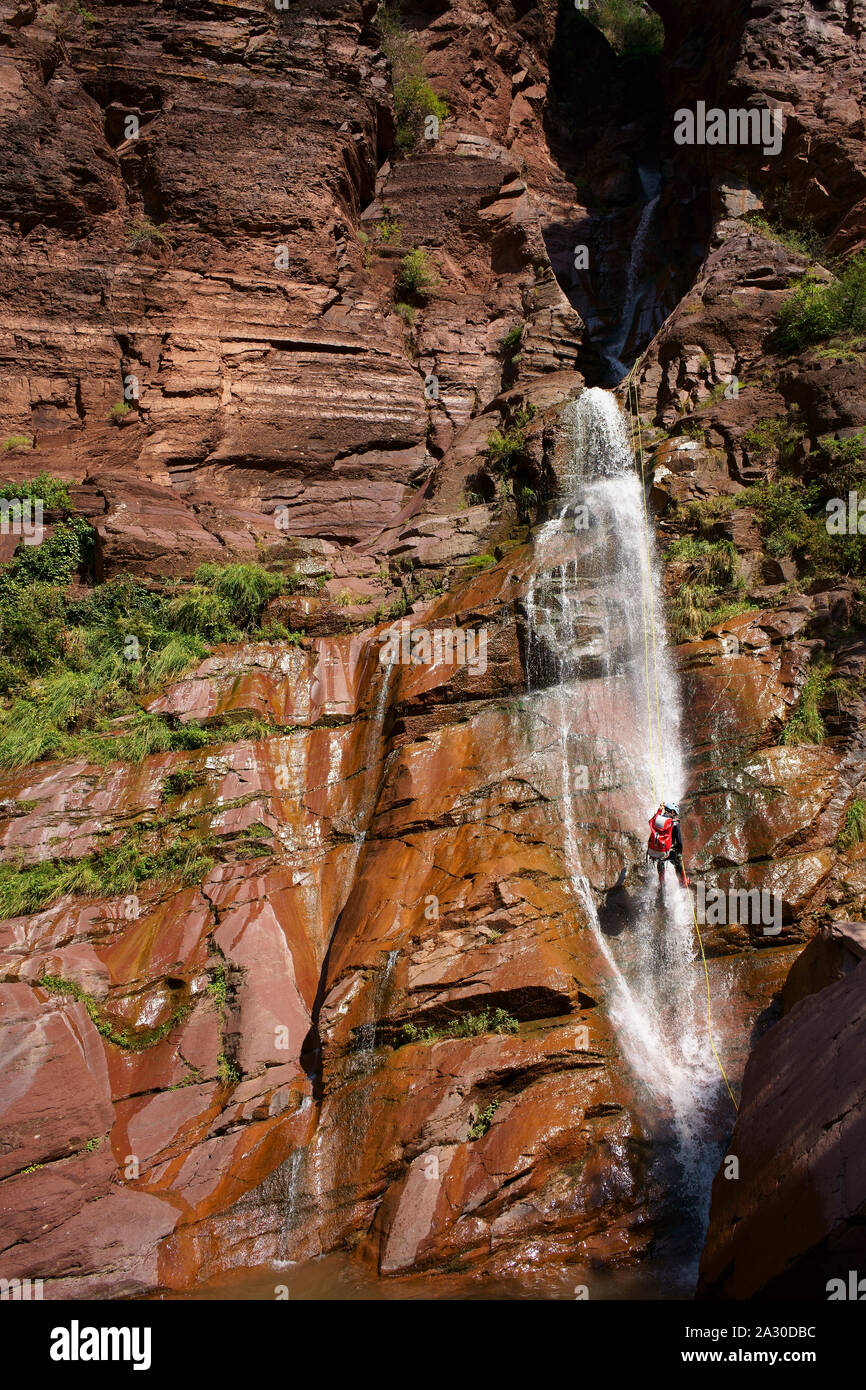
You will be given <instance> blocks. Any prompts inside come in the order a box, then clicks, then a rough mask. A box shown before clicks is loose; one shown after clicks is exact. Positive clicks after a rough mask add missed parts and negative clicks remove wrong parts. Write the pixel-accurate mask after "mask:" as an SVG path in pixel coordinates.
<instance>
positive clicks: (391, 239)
mask: <svg viewBox="0 0 866 1390" xmlns="http://www.w3.org/2000/svg"><path fill="white" fill-rule="evenodd" d="M376 235H377V237H378V238H379V240H380V241H381V242H383V243H384V245H386V246H399V245H400V243H401V242H402V240H403V228H402V227H401V226H400V222H399V220H398V219H397V218H396V217H390V216H388V215H387V214H386V215H385V216H384V217H383V218H382V220H381V222H380V223H379V224H378V226H377V227H376Z"/></svg>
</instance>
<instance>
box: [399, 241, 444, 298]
mask: <svg viewBox="0 0 866 1390" xmlns="http://www.w3.org/2000/svg"><path fill="white" fill-rule="evenodd" d="M438 283H439V277H438V276H437V274H436V272H435V271H434V270H433V267H432V266H431V265H430V262H429V261H428V259H427V252H426V251H421V250H419V249H418V248H417V247H416V248H415V249H414V250H412V251H410V252H409V253H408V254H407V255H405V256H404V257H403V259H402V261H401V262H400V273H399V274H398V276H397V280H396V283H395V285H394V293H395V296H405V295H424V294H425V292H426V291H427V290H428V289H430V288H431V287H432V286H433V285H438Z"/></svg>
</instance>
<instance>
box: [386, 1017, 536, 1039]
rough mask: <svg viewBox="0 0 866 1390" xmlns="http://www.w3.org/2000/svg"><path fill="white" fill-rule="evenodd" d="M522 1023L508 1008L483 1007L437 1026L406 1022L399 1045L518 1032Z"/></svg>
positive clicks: (401, 1031)
mask: <svg viewBox="0 0 866 1390" xmlns="http://www.w3.org/2000/svg"><path fill="white" fill-rule="evenodd" d="M519 1031H520V1025H519V1023H518V1022H517V1019H516V1018H515V1017H514V1016H513V1015H512V1014H510V1013H509V1012H508V1011H507V1009H482V1010H481V1012H480V1013H477V1014H464V1015H463V1017H462V1018H457V1019H454V1020H453V1022H451V1023H446V1024H444V1025H443V1026H442V1027H439V1028H437V1027H436V1026H435V1025H431V1026H430V1027H429V1028H418V1027H416V1025H415V1024H414V1023H404V1024H403V1027H402V1029H401V1030H400V1036H399V1039H398V1046H399V1045H401V1044H405V1043H410V1042H425V1043H430V1042H439V1041H440V1040H441V1039H443V1038H480V1037H481V1036H483V1034H485V1033H517V1032H519Z"/></svg>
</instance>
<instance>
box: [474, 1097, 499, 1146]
mask: <svg viewBox="0 0 866 1390" xmlns="http://www.w3.org/2000/svg"><path fill="white" fill-rule="evenodd" d="M499 1106H500V1102H499V1101H498V1100H492V1101H491V1102H490V1104H489V1105H488V1106H486V1107H485V1109H484V1110H480V1111H479V1112H478V1114H477V1115H476V1116H475V1117H474V1118H473V1119H472V1123H471V1124H470V1126H469V1133H468V1135H467V1138H468V1139H470V1140H473V1139H481V1138H483V1136H484V1135H485V1134H486V1133H487V1131H488V1130H489V1128H490V1126H491V1125H492V1123H493V1116H494V1115H495V1114H496V1112H497V1110H498V1109H499Z"/></svg>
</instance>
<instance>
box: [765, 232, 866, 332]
mask: <svg viewBox="0 0 866 1390" xmlns="http://www.w3.org/2000/svg"><path fill="white" fill-rule="evenodd" d="M778 323H779V329H778V340H779V345H780V347H781V348H782V349H783V350H784V351H785V352H799V351H800V350H801V349H802V348H804V347H808V346H810V345H811V344H812V343H820V342H826V340H827V339H828V338H833V337H835V336H836V335H838V334H842V333H846V332H848V333H863V332H864V331H866V252H860V254H859V255H857V256H852V258H851V260H850V261H849V262H848V264H847V265H846V266H845V269H844V270H843V271H842V273H841V275H840V276H839V278H838V279H834V280H830V281H829V282H828V283H825V282H823V281H821V280H819V279H818V277H817V276H815V275H805V276H804V277H803V279H802V280H801V281H800V283H799V285H798V286H797V288H796V289H795V290H794V292H793V294H792V295H791V296H790V298H789V299H786V300H785V302H784V304H783V305H782V307H781V309H780V310H779V315H778Z"/></svg>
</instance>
